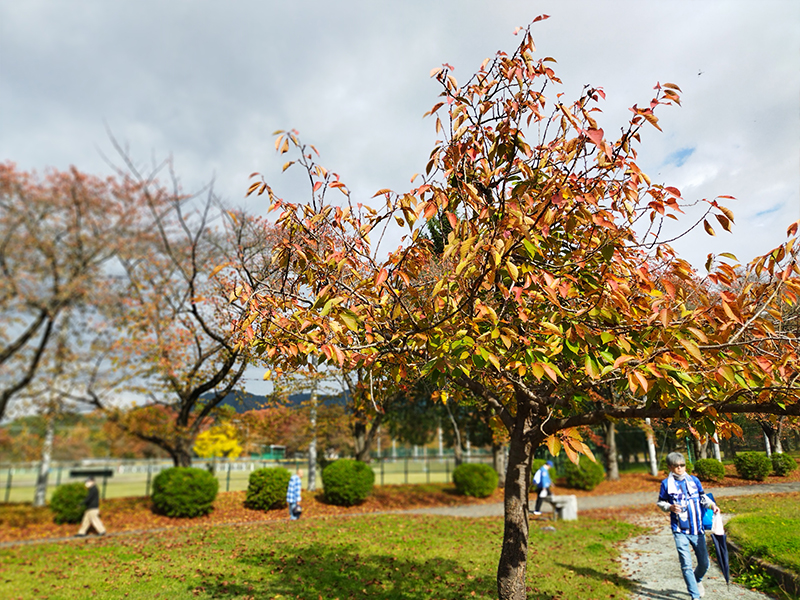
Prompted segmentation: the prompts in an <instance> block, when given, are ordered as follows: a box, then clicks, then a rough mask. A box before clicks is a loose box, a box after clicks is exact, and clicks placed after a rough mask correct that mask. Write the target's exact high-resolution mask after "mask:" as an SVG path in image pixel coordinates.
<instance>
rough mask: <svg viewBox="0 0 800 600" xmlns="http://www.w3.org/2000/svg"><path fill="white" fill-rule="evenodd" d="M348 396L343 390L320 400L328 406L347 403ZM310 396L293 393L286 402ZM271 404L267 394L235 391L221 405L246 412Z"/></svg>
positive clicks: (294, 404) (292, 402)
mask: <svg viewBox="0 0 800 600" xmlns="http://www.w3.org/2000/svg"><path fill="white" fill-rule="evenodd" d="M347 396H348V394H347V393H346V392H342V393H341V394H338V395H336V396H320V397H319V402H320V404H325V405H328V406H330V405H335V404H345V403H346V401H347ZM309 398H311V394H309V393H302V394H292V395H291V396H289V400H288V401H287V403H286V404H287V406H298V405H300V404H302V403H303V402H305V401H306V400H308V399H309ZM269 404H270V400H269V398H267V396H257V395H255V394H250V393H248V392H234V393H231V394H228V395H227V396H226V397H225V400H223V401H222V402H221V403H220V406H230V407H231V408H232V409H233V410H235V411H236V412H237V413H244V412H247V411H249V410H262V409H264V408H266V407H267V406H268V405H269Z"/></svg>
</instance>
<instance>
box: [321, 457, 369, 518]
mask: <svg viewBox="0 0 800 600" xmlns="http://www.w3.org/2000/svg"><path fill="white" fill-rule="evenodd" d="M374 483H375V473H373V471H372V468H371V467H370V466H369V465H368V464H366V463H363V462H361V461H358V460H351V459H349V458H340V459H339V460H336V461H334V462H332V463H331V464H329V465H328V466H327V467H325V468H324V469H323V471H322V487H323V488H324V489H325V502H328V503H329V504H335V505H337V506H353V505H355V504H359V503H361V502H363V501H364V500H366V498H367V496H369V495H370V493H372V485H373V484H374Z"/></svg>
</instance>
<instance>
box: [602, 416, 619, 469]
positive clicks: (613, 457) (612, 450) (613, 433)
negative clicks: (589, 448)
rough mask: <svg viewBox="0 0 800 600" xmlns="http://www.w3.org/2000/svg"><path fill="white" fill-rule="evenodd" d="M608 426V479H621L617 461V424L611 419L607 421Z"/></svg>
mask: <svg viewBox="0 0 800 600" xmlns="http://www.w3.org/2000/svg"><path fill="white" fill-rule="evenodd" d="M605 428H606V464H607V465H608V473H606V479H607V480H608V481H619V463H618V462H617V425H616V424H615V423H612V422H611V421H606V422H605Z"/></svg>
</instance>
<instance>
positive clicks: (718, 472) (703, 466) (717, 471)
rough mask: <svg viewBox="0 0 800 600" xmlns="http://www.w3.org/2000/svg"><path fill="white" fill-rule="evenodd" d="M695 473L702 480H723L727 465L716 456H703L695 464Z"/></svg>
mask: <svg viewBox="0 0 800 600" xmlns="http://www.w3.org/2000/svg"><path fill="white" fill-rule="evenodd" d="M694 470H695V472H696V473H695V474H696V475H697V478H698V479H699V480H700V481H717V482H719V481H722V480H723V479H725V465H723V464H722V463H721V462H720V461H718V460H717V459H716V458H701V459H700V460H698V461H697V462H696V463H695V464H694Z"/></svg>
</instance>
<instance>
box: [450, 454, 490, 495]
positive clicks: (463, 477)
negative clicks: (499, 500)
mask: <svg viewBox="0 0 800 600" xmlns="http://www.w3.org/2000/svg"><path fill="white" fill-rule="evenodd" d="M498 481H499V477H498V476H497V471H495V470H494V469H493V468H492V467H490V466H489V465H486V464H483V463H462V464H460V465H458V466H457V467H456V468H455V469H454V470H453V483H454V484H455V486H456V490H458V493H459V494H461V495H463V496H473V497H475V498H488V497H489V496H491V495H492V492H494V491H495V490H496V489H497V482H498Z"/></svg>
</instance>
